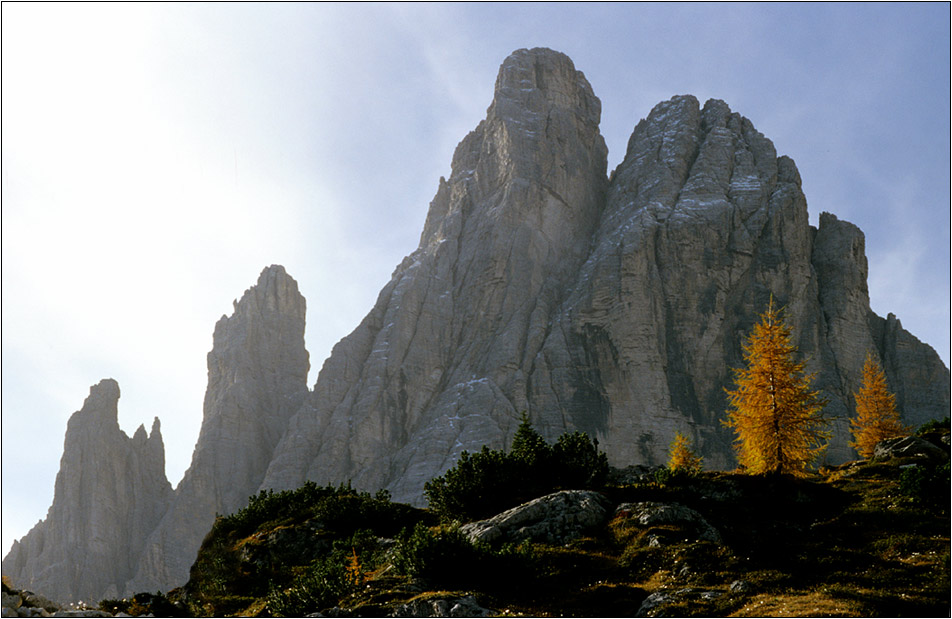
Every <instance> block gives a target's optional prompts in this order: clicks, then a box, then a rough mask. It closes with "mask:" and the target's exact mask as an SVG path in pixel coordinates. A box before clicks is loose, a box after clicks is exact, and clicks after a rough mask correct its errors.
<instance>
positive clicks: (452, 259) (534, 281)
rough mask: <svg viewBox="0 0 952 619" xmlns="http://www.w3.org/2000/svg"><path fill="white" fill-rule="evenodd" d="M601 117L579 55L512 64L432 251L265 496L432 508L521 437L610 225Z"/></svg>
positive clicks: (306, 412)
mask: <svg viewBox="0 0 952 619" xmlns="http://www.w3.org/2000/svg"><path fill="white" fill-rule="evenodd" d="M600 114H601V108H600V103H599V101H598V99H597V98H596V97H595V95H594V94H593V93H592V89H591V87H590V86H589V84H588V81H587V80H586V79H585V77H584V76H583V75H582V74H581V73H580V72H578V71H576V70H575V67H574V66H573V64H572V62H571V60H569V59H568V58H567V57H566V56H564V55H562V54H557V53H555V52H551V51H549V50H533V51H528V50H521V51H518V52H516V53H514V54H513V55H512V56H510V57H509V58H508V59H507V60H506V61H505V63H504V64H503V66H502V68H501V69H500V71H499V77H498V79H497V81H496V94H495V97H494V99H493V103H492V105H491V106H490V107H489V110H488V113H487V117H486V120H484V121H483V122H481V123H480V124H479V126H478V127H477V128H476V130H475V131H473V132H472V133H470V134H469V135H468V136H466V138H465V139H464V140H463V141H462V143H461V144H460V145H459V146H458V147H457V149H456V153H455V154H454V157H453V169H452V174H451V176H450V179H449V180H448V181H446V180H443V179H441V181H440V186H439V189H438V191H437V194H436V197H435V198H434V200H433V202H432V204H431V205H430V212H429V215H428V217H427V221H426V225H425V227H424V230H423V234H422V237H421V240H420V247H419V248H418V249H417V250H416V251H415V252H414V253H413V254H411V255H410V256H408V257H407V258H406V259H405V260H404V261H403V263H402V264H401V265H400V266H399V267H398V268H397V270H396V272H395V273H394V275H393V279H392V280H391V281H390V283H389V284H388V285H387V286H386V287H385V288H384V290H383V291H382V292H381V293H380V296H379V298H378V300H377V303H376V305H375V306H374V308H373V310H372V311H371V312H370V314H369V315H368V316H367V317H366V318H365V319H364V321H363V322H362V323H361V324H360V326H359V327H358V328H357V330H356V331H355V332H354V333H352V334H351V335H350V336H348V337H347V338H345V339H344V340H342V341H341V342H340V343H339V344H338V345H337V346H335V348H334V351H333V353H332V355H331V357H330V358H329V359H328V360H327V362H326V363H325V364H324V367H323V369H322V370H321V373H320V376H319V378H318V380H317V384H316V386H315V388H314V392H313V394H312V396H311V397H310V398H309V400H308V403H307V405H306V407H305V408H304V409H302V411H301V412H300V413H298V415H297V416H296V417H295V418H294V420H293V421H292V423H291V427H290V428H289V430H288V432H287V434H286V435H285V437H284V438H283V439H282V441H281V444H280V445H279V446H278V449H277V450H276V455H275V459H274V461H273V462H272V463H271V466H270V468H269V470H268V476H267V477H266V479H265V480H264V484H263V485H264V486H265V487H293V486H297V485H299V484H301V483H302V482H304V481H305V480H306V479H314V480H318V481H321V482H332V483H337V482H338V481H340V480H345V479H350V480H353V482H354V484H355V485H357V486H359V487H362V488H379V487H388V488H389V489H390V490H391V491H392V492H393V495H394V497H395V498H397V499H410V498H417V499H418V498H419V496H420V491H421V489H422V486H423V483H424V482H425V481H426V480H428V479H429V478H430V477H432V476H433V474H434V473H436V472H439V471H441V470H443V469H445V468H447V467H448V466H450V465H451V464H452V463H453V462H454V461H455V460H456V458H457V457H458V456H459V455H460V453H461V452H462V450H464V449H469V450H474V449H478V448H479V447H480V446H481V445H483V444H485V443H490V444H499V443H501V442H504V441H505V440H507V437H508V436H509V435H510V434H511V433H512V432H513V431H514V430H515V427H516V425H517V424H518V418H519V411H521V410H523V409H526V408H527V407H528V406H529V402H528V400H527V381H528V378H529V375H530V370H531V366H532V364H533V360H534V359H535V357H536V355H537V353H538V351H539V350H540V348H541V346H542V344H543V342H544V340H545V335H546V332H547V330H548V329H549V327H550V321H551V316H552V315H553V313H554V312H555V310H556V308H557V307H558V306H559V305H560V303H561V302H562V295H563V293H564V291H565V288H566V286H567V285H568V284H569V283H570V282H571V281H572V279H573V278H574V277H575V274H576V272H577V270H578V268H579V266H580V265H581V264H582V262H583V260H584V259H585V255H586V253H587V252H588V247H589V243H590V240H591V235H592V232H593V231H594V230H595V228H596V226H597V225H598V219H599V215H600V210H601V205H602V202H603V196H604V191H605V187H606V178H605V176H606V169H605V167H606V163H605V162H606V156H607V150H606V147H605V144H604V141H603V139H602V137H601V135H600V134H599V132H598V122H599V117H600Z"/></svg>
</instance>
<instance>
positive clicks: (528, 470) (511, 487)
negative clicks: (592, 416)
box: [424, 415, 608, 522]
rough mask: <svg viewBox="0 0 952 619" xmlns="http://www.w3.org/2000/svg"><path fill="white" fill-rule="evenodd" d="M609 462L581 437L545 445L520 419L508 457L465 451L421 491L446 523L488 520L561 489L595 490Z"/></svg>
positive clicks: (492, 452)
mask: <svg viewBox="0 0 952 619" xmlns="http://www.w3.org/2000/svg"><path fill="white" fill-rule="evenodd" d="M607 477H608V458H607V456H606V455H605V454H604V453H601V452H599V451H598V447H597V445H596V444H595V443H594V442H593V441H591V440H590V439H589V438H588V435H586V434H585V433H584V432H574V433H566V434H563V435H562V436H560V437H559V439H558V441H557V442H556V443H555V444H554V445H549V444H548V443H546V442H545V440H544V439H543V438H542V437H541V436H540V435H539V434H538V433H537V432H536V431H535V430H534V429H533V428H532V425H531V424H530V423H529V421H528V419H527V418H526V417H525V415H523V418H522V423H521V424H520V425H519V429H518V430H517V431H516V434H515V436H514V437H513V441H512V448H511V449H510V451H509V452H508V453H507V452H505V451H501V450H494V449H490V448H489V447H487V446H484V447H483V448H482V450H480V451H478V452H476V453H473V454H470V453H469V452H466V451H464V452H463V454H462V455H461V456H460V459H459V460H458V461H457V463H456V466H454V467H453V468H452V469H450V470H448V471H447V472H446V473H444V474H443V475H442V476H440V477H436V478H434V479H432V480H430V481H429V482H427V483H426V485H425V486H424V493H425V494H426V497H427V500H428V502H429V505H430V509H431V510H432V511H433V512H434V513H436V514H438V515H439V516H440V517H441V518H442V519H443V520H445V521H452V520H459V521H464V522H465V521H471V520H478V519H481V518H487V517H489V516H493V515H495V514H498V513H499V512H501V511H504V510H506V509H508V508H510V507H514V506H516V505H519V504H520V503H523V502H525V501H529V500H532V499H534V498H537V497H539V496H542V495H545V494H548V493H551V492H554V491H556V490H559V489H599V488H602V487H603V486H604V485H605V481H606V479H607Z"/></svg>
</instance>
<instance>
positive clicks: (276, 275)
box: [128, 266, 309, 593]
mask: <svg viewBox="0 0 952 619" xmlns="http://www.w3.org/2000/svg"><path fill="white" fill-rule="evenodd" d="M304 314H305V302H304V297H302V296H301V294H300V292H299V291H298V286H297V282H295V281H294V279H293V278H292V277H291V276H289V275H288V274H287V273H286V272H285V270H284V268H283V267H281V266H271V267H268V268H266V269H265V270H264V271H263V272H262V273H261V276H260V277H259V278H258V282H257V284H256V285H255V286H253V287H252V288H250V289H249V290H247V291H246V292H245V294H244V296H242V297H241V300H240V301H237V302H236V303H235V311H234V313H233V314H232V315H231V316H227V317H226V316H222V318H221V320H219V321H218V324H216V325H215V335H214V343H213V347H212V351H211V352H210V353H208V388H207V390H206V391H205V407H204V417H203V418H202V428H201V431H200V433H199V437H198V442H197V443H196V445H195V451H194V453H193V455H192V464H191V466H190V467H189V468H188V470H187V471H186V472H185V476H184V477H183V478H182V481H181V483H179V486H178V487H177V488H176V491H175V498H174V500H173V502H172V504H171V506H170V508H169V510H168V512H167V513H166V514H165V516H164V518H163V519H162V521H161V523H160V524H159V526H158V527H157V528H156V529H155V530H154V531H153V532H152V533H151V535H150V536H149V538H148V543H147V544H146V547H145V552H144V555H143V557H142V559H141V560H140V563H139V569H138V571H137V573H136V576H135V579H134V580H133V581H132V583H131V584H130V590H129V591H128V592H129V593H133V592H135V591H155V590H156V589H161V590H164V589H165V588H168V587H169V586H175V585H180V584H183V583H185V582H186V581H187V580H188V571H189V568H190V567H191V565H192V562H193V561H194V560H195V555H196V553H197V552H198V547H199V546H200V545H201V542H202V539H203V538H204V537H205V534H206V533H207V532H208V530H209V529H210V528H211V525H212V522H214V519H215V515H216V514H230V513H233V512H234V511H236V510H238V509H240V508H241V507H243V506H245V505H247V502H248V497H249V496H250V495H252V494H256V493H257V490H258V487H259V486H260V485H261V482H262V479H263V478H264V474H265V471H266V470H267V467H268V463H269V462H270V461H271V457H272V453H273V451H274V447H275V445H276V444H277V443H278V440H279V439H280V438H281V435H282V433H283V432H284V429H285V428H286V427H287V424H288V419H289V418H290V416H291V415H292V414H293V413H294V412H296V411H297V410H298V409H299V408H300V407H301V404H302V402H303V401H304V397H305V395H306V393H307V373H308V369H309V362H308V354H307V351H306V350H305V348H304Z"/></svg>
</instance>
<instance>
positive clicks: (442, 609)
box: [390, 595, 498, 617]
mask: <svg viewBox="0 0 952 619" xmlns="http://www.w3.org/2000/svg"><path fill="white" fill-rule="evenodd" d="M497 614H498V613H497V611H495V610H490V609H488V608H483V607H482V606H480V605H479V603H478V602H477V601H476V598H474V597H473V596H471V595H467V596H465V597H461V598H446V599H444V598H439V599H435V598H430V599H425V600H412V601H410V602H408V603H406V604H404V605H402V606H400V607H398V608H397V609H396V610H395V611H394V612H393V614H391V615H390V616H391V617H494V616H496V615H497Z"/></svg>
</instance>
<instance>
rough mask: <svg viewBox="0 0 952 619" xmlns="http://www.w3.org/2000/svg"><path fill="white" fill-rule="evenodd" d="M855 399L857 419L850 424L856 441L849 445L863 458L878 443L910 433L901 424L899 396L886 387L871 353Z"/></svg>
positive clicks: (866, 456) (883, 376) (881, 370)
mask: <svg viewBox="0 0 952 619" xmlns="http://www.w3.org/2000/svg"><path fill="white" fill-rule="evenodd" d="M853 396H854V397H855V398H856V418H855V419H852V420H850V425H851V426H852V428H851V430H852V432H853V438H854V439H855V441H854V442H852V443H850V446H851V447H853V448H855V449H856V451H857V452H858V453H859V455H860V456H862V457H864V458H869V457H871V456H872V455H873V451H874V449H875V448H876V443H878V442H879V441H884V440H886V439H887V438H895V437H897V436H905V435H907V434H909V432H910V428H908V427H906V426H904V425H902V421H901V420H900V419H899V411H897V410H896V396H895V395H894V394H893V393H892V392H890V391H889V388H888V386H887V385H886V375H885V374H884V373H883V369H882V367H880V365H879V362H877V361H876V360H874V359H873V356H872V355H871V354H870V353H868V352H867V353H866V363H864V364H863V385H862V386H861V387H860V389H859V391H857V392H855V393H853Z"/></svg>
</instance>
